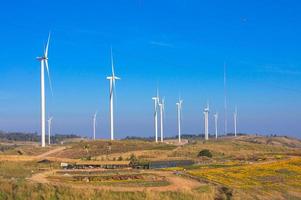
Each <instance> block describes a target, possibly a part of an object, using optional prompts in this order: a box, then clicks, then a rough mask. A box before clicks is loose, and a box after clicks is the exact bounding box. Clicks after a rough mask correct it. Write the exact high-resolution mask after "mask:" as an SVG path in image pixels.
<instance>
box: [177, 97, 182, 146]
mask: <svg viewBox="0 0 301 200" xmlns="http://www.w3.org/2000/svg"><path fill="white" fill-rule="evenodd" d="M182 104H183V100H181V99H179V102H178V103H176V105H177V114H178V139H179V143H181V118H182V116H181V115H182Z"/></svg>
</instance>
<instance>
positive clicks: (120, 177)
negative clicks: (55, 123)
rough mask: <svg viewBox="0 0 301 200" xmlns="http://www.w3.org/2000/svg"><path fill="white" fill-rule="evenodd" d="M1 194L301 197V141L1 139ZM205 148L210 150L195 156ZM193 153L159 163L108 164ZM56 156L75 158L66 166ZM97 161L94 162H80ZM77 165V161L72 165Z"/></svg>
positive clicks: (31, 196)
mask: <svg viewBox="0 0 301 200" xmlns="http://www.w3.org/2000/svg"><path fill="white" fill-rule="evenodd" d="M0 147H1V151H0V185H1V187H0V199H107V200H111V199H133V200H136V199H137V200H138V199H139V200H140V199H166V200H169V199H170V200H171V199H172V200H174V199H175V200H177V199H301V142H300V141H299V140H297V139H292V138H287V137H261V136H239V137H236V138H234V137H223V138H219V139H218V140H214V139H212V140H209V141H203V140H201V139H199V140H191V141H189V142H188V143H187V144H183V145H180V146H178V145H175V144H171V143H170V144H167V143H158V144H156V143H154V142H149V141H141V140H120V141H113V142H110V141H104V140H97V141H88V140H82V141H79V140H76V141H71V142H70V141H69V142H68V143H65V144H64V145H52V146H51V147H47V148H45V149H43V148H41V147H39V146H38V145H37V144H36V143H19V142H15V143H13V144H12V143H0ZM202 150H206V151H208V152H210V155H207V156H204V155H199V152H200V151H202ZM133 160H134V161H135V162H138V163H140V162H141V163H147V162H155V161H173V160H192V161H194V163H195V164H193V165H189V166H176V167H167V168H162V169H133V168H132V167H131V166H130V165H129V166H127V167H124V166H123V167H122V168H116V169H113V168H112V169H111V168H110V169H106V168H104V167H95V166H96V164H97V165H99V166H100V165H101V166H102V165H105V166H110V167H112V166H115V165H116V166H119V165H120V164H122V165H127V164H128V163H132V162H133ZM61 163H73V165H72V166H73V167H72V168H69V169H63V168H62V167H61V166H60V165H61ZM87 164H89V165H90V164H94V165H95V166H94V167H92V166H90V167H87V166H85V167H83V166H84V165H87ZM74 166H80V167H82V168H76V167H74Z"/></svg>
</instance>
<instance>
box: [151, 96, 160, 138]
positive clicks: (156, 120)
mask: <svg viewBox="0 0 301 200" xmlns="http://www.w3.org/2000/svg"><path fill="white" fill-rule="evenodd" d="M152 100H154V105H155V106H154V109H155V111H154V121H155V141H156V142H158V104H159V92H158V90H157V96H156V97H153V98H152Z"/></svg>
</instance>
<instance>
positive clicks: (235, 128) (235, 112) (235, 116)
mask: <svg viewBox="0 0 301 200" xmlns="http://www.w3.org/2000/svg"><path fill="white" fill-rule="evenodd" d="M233 117H234V136H235V137H236V136H237V127H236V126H237V107H235V111H234V114H233Z"/></svg>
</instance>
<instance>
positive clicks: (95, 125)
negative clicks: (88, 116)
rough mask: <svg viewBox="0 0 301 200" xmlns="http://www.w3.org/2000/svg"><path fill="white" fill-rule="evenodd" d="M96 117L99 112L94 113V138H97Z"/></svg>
mask: <svg viewBox="0 0 301 200" xmlns="http://www.w3.org/2000/svg"><path fill="white" fill-rule="evenodd" d="M96 117H97V112H95V114H94V115H93V140H95V139H96Z"/></svg>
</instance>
